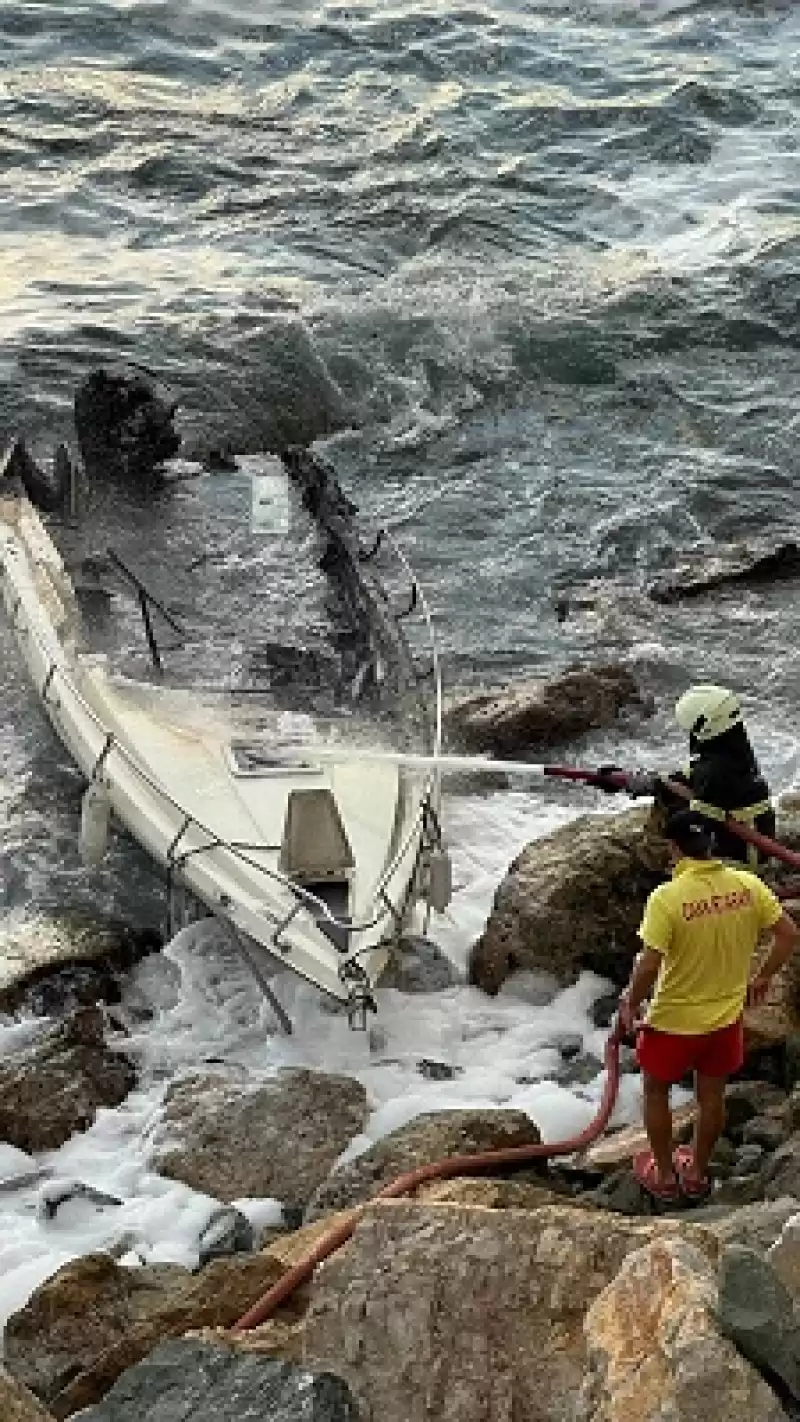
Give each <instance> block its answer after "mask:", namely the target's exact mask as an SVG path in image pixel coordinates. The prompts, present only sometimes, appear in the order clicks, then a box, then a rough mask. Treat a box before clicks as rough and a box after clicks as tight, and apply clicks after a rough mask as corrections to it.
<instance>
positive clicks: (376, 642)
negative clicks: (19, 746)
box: [0, 451, 449, 1030]
mask: <svg viewBox="0 0 800 1422" xmlns="http://www.w3.org/2000/svg"><path fill="white" fill-rule="evenodd" d="M273 464H274V465H277V467H278V469H279V470H282V471H283V475H284V477H285V478H286V479H287V481H288V485H289V487H291V488H293V489H294V490H295V491H296V492H295V497H296V496H297V492H299V495H300V500H301V503H302V506H303V508H304V510H305V512H306V514H307V516H308V517H309V518H310V519H311V520H312V521H313V522H314V523H315V524H316V526H317V529H318V531H319V532H321V533H323V534H324V538H325V540H326V543H325V549H324V553H323V557H322V560H321V562H320V566H321V567H324V568H326V571H328V572H329V573H330V575H331V576H335V578H336V579H337V580H338V590H339V594H340V599H344V601H345V603H349V605H350V607H351V611H353V615H354V616H357V618H358V619H359V620H360V623H361V626H362V630H363V628H364V627H365V626H366V629H367V632H366V644H367V645H368V648H369V656H368V658H367V661H368V662H369V664H370V665H369V667H367V665H366V663H364V664H363V665H362V666H361V667H360V669H359V672H358V675H357V676H356V677H355V678H354V682H353V687H352V696H353V698H354V699H355V698H357V697H358V695H359V694H360V692H361V691H362V689H363V686H364V684H365V681H366V680H367V672H368V671H369V674H370V676H372V677H373V678H375V679H377V680H378V681H381V682H382V683H383V684H384V686H389V685H391V687H392V688H393V694H394V695H395V697H396V698H397V703H398V724H401V725H403V726H404V727H405V728H406V731H407V732H408V733H409V734H412V735H413V740H414V746H415V748H416V749H418V750H420V751H421V752H424V753H426V754H428V755H432V756H438V755H439V753H440V744H441V680H440V670H439V661H438V656H437V650H436V642H435V636H434V628H433V622H432V619H431V615H430V612H429V609H428V607H427V605H426V603H425V599H424V596H423V594H422V591H421V589H420V588H419V585H418V583H417V581H416V579H415V578H414V575H413V573H412V572H411V569H410V567H409V565H408V563H407V561H406V558H405V555H404V554H403V552H402V550H401V549H400V547H399V546H398V545H397V544H396V543H395V542H394V540H393V538H392V537H391V535H390V534H389V533H388V532H382V533H380V534H379V535H378V537H377V538H376V537H375V536H374V534H373V536H372V537H371V539H370V541H369V544H368V545H365V542H364V540H363V538H362V537H361V536H360V533H359V530H358V528H357V524H356V520H355V518H354V514H355V512H356V510H355V508H354V506H353V505H352V503H350V501H349V500H347V499H346V498H345V497H344V495H343V494H342V492H341V490H340V489H339V487H338V484H337V483H336V480H335V477H334V476H333V473H332V471H331V470H330V469H329V468H328V467H327V466H325V465H323V464H322V463H321V462H320V461H318V460H316V459H314V458H313V457H312V456H310V455H308V453H307V452H306V451H298V452H295V453H291V454H288V455H286V456H284V459H283V461H282V462H281V461H278V460H275V461H273ZM55 533H57V528H55V527H53V534H55ZM387 561H388V562H391V563H392V564H393V565H394V568H395V570H396V571H398V572H399V574H400V578H401V581H404V582H405V584H406V588H407V592H406V600H405V603H404V605H402V606H400V607H398V604H397V592H396V588H397V586H398V585H399V584H398V583H397V581H395V582H394V583H392V585H391V590H387V585H386V582H385V580H384V574H383V573H382V571H381V569H382V568H385V567H386V565H387ZM117 562H118V563H119V565H120V567H121V569H122V570H123V572H124V573H125V574H126V575H127V576H128V577H129V578H131V579H132V580H133V582H134V584H136V594H137V597H138V600H139V603H140V608H141V611H142V615H143V618H144V622H145V630H146V632H147V636H148V641H149V643H150V649H151V652H152V653H153V661H154V665H155V667H156V670H157V671H158V670H160V660H159V653H158V648H157V644H156V641H155V637H154V634H153V627H152V621H151V608H152V605H153V604H155V606H156V607H158V606H159V604H158V603H157V601H156V599H155V598H154V597H151V595H150V594H149V593H148V591H147V589H146V588H145V587H144V585H143V584H142V583H139V582H138V580H137V578H136V575H135V573H133V572H131V570H130V569H129V568H127V567H126V565H125V564H124V563H123V562H122V561H121V560H117ZM0 586H1V587H2V597H3V603H4V606H5V609H6V613H7V616H8V618H9V619H10V621H11V624H12V626H13V629H14V632H15V635H16V640H17V642H18V645H19V649H20V652H21V655H22V657H23V659H24V662H25V664H26V666H27V669H28V672H29V674H30V677H31V680H32V682H33V684H34V686H35V688H36V691H37V692H38V695H39V698H40V700H41V703H42V706H43V708H44V710H45V712H46V714H47V716H48V718H49V720H50V722H51V724H52V726H53V728H54V730H55V732H56V735H57V736H58V738H59V739H60V741H61V742H62V743H63V745H64V746H65V747H66V749H67V750H68V752H69V753H70V755H71V757H72V758H73V760H74V761H75V762H76V764H77V765H78V766H79V768H80V770H81V771H82V772H83V775H84V776H85V777H86V780H87V789H86V792H85V795H84V801H83V809H82V826H81V849H82V853H83V857H84V859H85V860H86V861H87V862H90V863H91V862H98V861H99V859H100V858H102V855H103V852H104V846H105V840H106V836H107V832H108V824H109V819H110V817H111V816H113V817H115V818H116V820H118V821H119V823H120V824H121V825H122V826H124V827H125V829H126V830H127V831H128V832H129V833H130V834H131V835H132V836H133V837H134V838H135V839H136V840H137V841H138V842H139V844H140V845H142V847H143V848H144V849H145V850H146V851H147V853H148V854H149V855H150V856H151V857H152V859H153V860H154V861H156V863H157V864H158V865H160V866H161V868H162V869H163V870H164V872H165V874H166V876H167V883H168V886H169V889H170V891H171V892H174V890H175V889H176V888H177V887H180V888H181V889H183V890H185V891H187V892H188V894H189V895H190V896H191V897H192V898H193V899H195V900H197V901H199V903H200V904H201V905H202V906H204V909H205V910H206V911H207V912H209V913H211V914H213V915H215V916H216V917H217V918H218V919H219V920H221V921H222V922H223V923H224V924H225V925H226V926H227V930H228V931H229V933H230V935H231V936H232V937H233V938H235V940H236V943H237V946H238V947H239V949H240V951H241V952H242V954H243V955H244V956H245V958H246V959H247V961H248V963H249V965H250V967H251V969H252V971H253V973H254V975H255V976H256V978H257V979H258V981H259V983H260V985H261V987H262V990H263V991H264V992H265V993H266V994H267V995H268V996H269V997H270V1000H271V1001H273V1005H274V1006H275V1008H276V1011H277V1012H278V1014H279V1016H280V1017H281V1018H282V1020H283V1025H284V1027H285V1028H286V1030H290V1024H289V1022H288V1020H287V1019H286V1018H285V1014H284V1013H283V1011H282V1009H281V1008H280V1004H279V1003H278V1002H277V1000H275V999H274V996H273V994H272V992H271V990H270V987H269V981H270V979H271V977H272V976H273V974H274V973H275V971H276V970H279V969H283V970H288V971H290V972H291V973H294V974H297V975H298V976H299V977H300V978H303V979H305V980H306V981H307V982H309V983H311V984H313V985H314V986H315V987H316V988H318V989H319V990H320V992H322V993H323V994H325V995H326V996H327V997H328V998H330V999H333V1000H334V1001H335V1002H337V1003H339V1004H341V1005H342V1007H343V1009H345V1010H346V1011H347V1013H348V1014H349V1017H350V1021H351V1025H354V1026H360V1027H363V1026H364V1025H365V1023H366V1014H367V1012H368V1011H371V1010H374V1008H375V1002H374V997H373V988H374V987H375V985H376V983H377V982H378V980H379V978H380V976H381V973H382V971H383V970H384V967H385V965H386V962H387V957H388V955H389V954H390V952H391V949H392V945H393V944H395V943H396V942H397V941H398V940H399V938H400V937H401V936H404V935H406V934H408V933H409V932H415V931H419V930H420V927H423V928H424V924H425V923H426V922H427V916H428V913H429V911H430V908H431V907H434V908H436V909H439V910H442V909H444V907H445V906H446V902H447V899H448V896H449V870H448V865H447V860H446V856H445V855H444V852H443V849H442V845H441V837H440V831H439V782H438V772H437V771H436V770H433V771H431V770H429V769H428V770H415V769H413V768H412V769H409V768H407V767H405V766H403V765H402V764H398V763H395V762H393V761H392V760H390V759H387V760H386V761H385V762H381V763H376V762H375V761H374V760H370V759H367V760H365V759H362V758H361V757H360V756H359V746H358V744H353V745H352V746H350V745H349V744H348V742H347V739H346V738H342V735H341V730H340V728H337V730H336V732H335V735H334V742H333V743H334V744H335V747H336V757H335V758H331V757H330V749H331V742H330V738H329V739H328V741H327V750H328V754H327V755H325V756H320V758H319V759H315V756H314V743H313V738H312V739H308V738H307V737H306V738H305V739H298V740H297V741H296V742H295V743H292V740H291V738H290V740H289V742H288V743H287V740H286V737H285V735H282V734H281V730H280V724H281V723H280V718H277V720H276V719H275V718H273V721H272V722H270V720H269V717H266V718H265V716H264V715H261V716H260V717H259V716H255V715H254V710H253V699H252V698H250V701H249V703H248V705H247V706H246V707H245V708H244V709H243V710H242V709H241V708H237V706H236V704H235V698H229V699H225V700H222V701H220V700H219V698H218V699H217V701H216V702H214V703H213V704H211V703H208V702H207V701H206V700H205V698H204V696H203V693H202V690H199V691H195V690H193V688H192V687H191V686H186V687H183V688H176V687H174V686H166V685H160V684H159V678H158V676H156V677H155V680H148V681H143V680H142V681H137V680H132V679H131V678H130V677H125V676H121V675H119V674H117V673H115V671H114V670H112V668H111V667H110V665H109V660H110V659H109V658H108V657H106V656H98V655H97V654H96V653H95V652H93V651H92V650H91V648H90V646H88V642H87V637H86V631H85V625H84V617H83V609H82V606H81V599H80V598H79V597H78V596H77V595H76V585H75V580H74V579H73V577H71V576H70V572H69V571H68V569H67V566H66V565H65V562H64V560H63V559H62V556H61V553H60V552H59V549H58V547H57V546H56V542H55V539H54V536H51V530H50V527H49V526H48V523H47V522H46V521H45V519H43V518H42V517H41V516H40V514H39V512H38V511H37V509H36V507H35V506H34V504H33V503H32V502H31V500H30V499H29V497H28V496H27V494H26V493H25V492H24V490H18V489H14V488H13V487H12V484H11V481H9V480H8V479H4V478H3V472H2V468H0ZM163 610H164V612H165V613H166V611H167V610H166V609H163ZM412 622H413V623H415V624H416V628H417V634H416V636H415V637H414V638H411V637H410V636H409V634H408V631H407V628H408V626H409V624H410V623H412ZM87 646H88V649H87ZM262 710H263V708H262ZM345 724H346V723H345ZM265 726H267V727H268V729H266V730H265V729H264V728H265ZM380 734H382V733H380ZM378 738H379V739H380V735H379V737H378ZM372 743H373V744H375V740H374V739H373V742H372ZM339 752H341V754H339Z"/></svg>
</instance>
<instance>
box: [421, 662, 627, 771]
mask: <svg viewBox="0 0 800 1422" xmlns="http://www.w3.org/2000/svg"><path fill="white" fill-rule="evenodd" d="M631 708H635V709H636V710H638V711H639V712H642V711H646V710H649V703H648V702H647V701H646V700H645V698H644V697H643V696H642V693H641V691H640V689H639V686H638V684H637V682H636V679H635V677H634V676H633V675H632V673H631V672H630V671H628V669H627V667H623V666H619V665H616V664H614V663H612V664H611V665H609V666H597V667H572V668H569V669H568V670H567V671H565V672H564V673H562V675H561V676H558V677H555V678H554V679H553V680H552V681H524V682H518V683H516V685H512V686H509V687H504V688H502V689H499V690H496V691H485V692H478V693H475V694H472V695H469V696H464V697H461V698H460V699H458V700H454V701H452V702H451V703H450V704H449V705H448V707H447V712H446V727H447V730H448V732H449V734H450V736H451V737H452V738H453V740H454V741H456V742H457V743H458V744H460V745H461V746H463V747H464V749H465V750H470V751H477V752H483V751H486V752H491V753H493V754H495V755H506V756H520V755H523V756H524V755H525V753H526V752H527V751H530V750H534V749H536V748H537V747H539V746H551V745H561V744H563V743H564V742H565V741H570V740H573V739H574V738H575V737H576V736H581V735H584V734H585V733H586V732H587V731H593V730H598V729H600V728H603V727H608V726H613V725H614V723H615V722H616V721H617V719H618V718H619V716H620V713H621V712H622V711H625V710H629V709H631Z"/></svg>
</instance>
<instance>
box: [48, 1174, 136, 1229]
mask: <svg viewBox="0 0 800 1422" xmlns="http://www.w3.org/2000/svg"><path fill="white" fill-rule="evenodd" d="M75 1202H79V1204H81V1205H86V1206H88V1207H89V1208H90V1209H92V1208H94V1209H95V1210H107V1209H115V1208H117V1207H119V1206H120V1205H121V1204H122V1201H121V1200H120V1199H118V1197H117V1196H116V1195H106V1194H104V1192H103V1191H102V1190H95V1189H94V1187H93V1186H92V1185H87V1184H86V1183H85V1181H83V1180H50V1181H48V1183H47V1184H46V1185H44V1186H43V1187H42V1189H41V1190H40V1192H39V1199H38V1202H37V1205H36V1215H37V1218H38V1219H40V1220H44V1221H47V1220H54V1219H55V1218H56V1216H57V1215H58V1214H59V1213H60V1212H63V1209H64V1206H66V1205H70V1204H73V1203H75Z"/></svg>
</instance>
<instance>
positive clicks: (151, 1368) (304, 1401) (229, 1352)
mask: <svg viewBox="0 0 800 1422" xmlns="http://www.w3.org/2000/svg"><path fill="white" fill-rule="evenodd" d="M189 1417H191V1419H192V1422H244V1419H245V1418H253V1419H256V1418H258V1419H264V1422H266V1419H267V1418H269V1419H270V1422H358V1414H357V1412H356V1408H355V1404H354V1402H353V1399H352V1397H351V1395H350V1392H349V1390H348V1388H347V1385H346V1383H344V1382H343V1381H342V1380H341V1378H339V1377H336V1376H335V1375H334V1374H333V1373H332V1372H322V1371H320V1372H314V1371H311V1370H310V1369H308V1368H306V1367H301V1366H298V1365H296V1364H294V1363H288V1362H284V1361H283V1360H281V1359H277V1358H269V1357H263V1356H259V1354H257V1353H255V1352H252V1351H247V1352H243V1351H240V1350H234V1349H231V1348H227V1347H224V1346H222V1345H220V1344H218V1343H217V1344H215V1343H210V1342H206V1341H203V1340H201V1339H196V1338H183V1339H179V1340H176V1341H175V1342H170V1343H164V1344H162V1346H161V1347H160V1348H157V1349H156V1350H155V1352H153V1353H151V1355H150V1357H149V1358H147V1359H146V1360H145V1361H144V1362H141V1363H139V1364H138V1365H137V1366H136V1367H134V1368H132V1369H131V1370H130V1371H129V1372H127V1373H125V1376H124V1377H122V1378H120V1379H119V1381H118V1382H117V1383H115V1385H114V1387H113V1388H112V1390H111V1392H110V1393H109V1394H108V1396H107V1397H106V1398H105V1400H104V1401H103V1402H101V1403H99V1404H98V1405H97V1406H95V1407H90V1408H89V1409H88V1411H86V1412H83V1413H82V1414H81V1422H184V1419H186V1418H189Z"/></svg>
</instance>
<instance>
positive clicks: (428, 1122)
mask: <svg viewBox="0 0 800 1422" xmlns="http://www.w3.org/2000/svg"><path fill="white" fill-rule="evenodd" d="M540 1139H541V1137H540V1135H539V1132H538V1130H537V1128H536V1126H534V1124H533V1122H532V1121H531V1120H530V1119H529V1118H528V1117H527V1116H526V1115H525V1114H524V1112H522V1111H439V1112H436V1113H435V1114H430V1115H424V1116H417V1117H415V1119H414V1120H413V1121H409V1122H408V1124H407V1125H405V1126H400V1127H399V1128H398V1129H397V1130H396V1131H392V1132H391V1134H390V1135H388V1136H385V1137H384V1139H383V1140H380V1141H378V1142H377V1143H376V1144H375V1145H373V1146H371V1147H370V1149H369V1150H367V1151H365V1152H364V1154H363V1155H360V1156H359V1157H358V1158H357V1159H356V1160H354V1161H351V1162H350V1164H348V1165H343V1166H342V1167H341V1168H340V1169H339V1170H336V1171H334V1172H333V1174H332V1175H330V1176H329V1177H328V1179H327V1180H326V1181H325V1183H324V1184H323V1185H321V1186H320V1188H319V1189H318V1190H317V1192H316V1194H315V1195H314V1197H313V1199H312V1201H311V1203H310V1205H309V1207H308V1209H307V1211H306V1219H308V1220H313V1219H317V1218H318V1217H319V1216H320V1215H324V1214H328V1213H329V1212H330V1211H331V1210H342V1209H347V1208H348V1207H349V1206H352V1205H357V1204H359V1203H360V1202H361V1201H362V1200H368V1199H369V1198H370V1196H372V1195H374V1194H376V1193H377V1191H378V1190H380V1189H381V1187H382V1186H383V1185H388V1184H389V1181H390V1180H393V1179H394V1177H395V1176H396V1175H402V1174H404V1173H405V1172H406V1171H407V1170H413V1169H415V1168H416V1167H417V1166H419V1165H428V1164H430V1162H431V1161H433V1160H441V1159H442V1158H443V1157H444V1156H449V1155H478V1154H480V1153H481V1152H482V1151H487V1150H501V1149H504V1148H506V1147H511V1146H525V1145H536V1144H537V1143H538V1142H539V1140H540ZM532 1165H533V1162H532ZM545 1168H546V1167H544V1166H542V1169H543V1170H544V1169H545Z"/></svg>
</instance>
